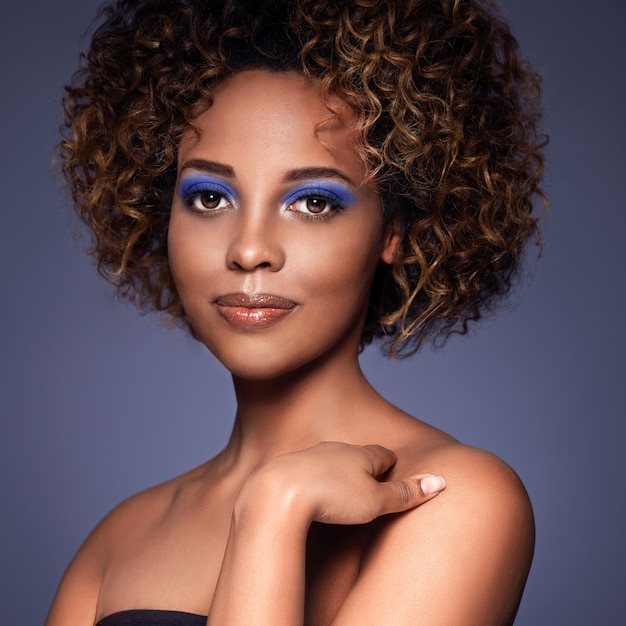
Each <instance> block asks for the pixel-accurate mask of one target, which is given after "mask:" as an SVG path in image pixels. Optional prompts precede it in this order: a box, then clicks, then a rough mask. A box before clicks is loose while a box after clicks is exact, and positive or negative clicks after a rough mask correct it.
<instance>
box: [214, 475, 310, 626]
mask: <svg viewBox="0 0 626 626" xmlns="http://www.w3.org/2000/svg"><path fill="white" fill-rule="evenodd" d="M256 487H257V488H258V484H257V485H256ZM309 525H310V520H309V518H308V516H307V515H306V513H305V512H304V511H302V510H300V509H299V507H298V506H297V503H296V502H295V501H294V498H293V497H290V496H289V495H287V494H285V493H281V492H279V491H277V490H272V489H263V488H261V489H258V490H255V488H248V489H247V490H244V492H243V493H242V495H241V496H240V498H239V499H238V502H237V504H236V506H235V510H234V512H233V516H232V521H231V528H230V534H229V538H228V543H227V547H226V552H225V555H224V560H223V563H222V569H221V571H220V577H219V580H218V584H217V587H216V591H215V595H214V597H213V602H212V604H211V610H210V613H209V617H208V620H207V626H217V625H219V626H241V625H242V624H255V626H257V625H258V626H264V625H267V626H270V625H271V626H292V625H298V626H301V625H302V622H303V614H304V585H305V579H304V565H305V547H306V537H307V533H308V529H309Z"/></svg>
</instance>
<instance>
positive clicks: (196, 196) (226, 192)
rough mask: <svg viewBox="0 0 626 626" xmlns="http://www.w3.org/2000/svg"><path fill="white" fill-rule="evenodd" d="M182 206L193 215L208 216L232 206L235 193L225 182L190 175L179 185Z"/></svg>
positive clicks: (209, 177) (211, 177)
mask: <svg viewBox="0 0 626 626" xmlns="http://www.w3.org/2000/svg"><path fill="white" fill-rule="evenodd" d="M179 195H180V198H181V200H182V202H183V204H184V205H185V206H186V207H187V208H188V209H189V210H190V211H193V212H194V213H198V214H202V215H210V214H211V213H218V212H220V211H222V210H223V209H228V208H231V207H232V206H233V204H234V199H235V193H234V191H233V190H232V189H231V188H230V186H229V185H227V184H226V183H225V182H223V181H221V180H220V179H217V178H214V177H213V176H206V175H201V176H200V175H192V176H188V177H187V178H184V179H183V180H182V181H181V183H180V188H179Z"/></svg>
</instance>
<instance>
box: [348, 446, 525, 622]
mask: <svg viewBox="0 0 626 626" xmlns="http://www.w3.org/2000/svg"><path fill="white" fill-rule="evenodd" d="M398 461H399V465H400V467H399V469H398V473H399V474H401V475H404V476H407V475H411V474H421V473H435V474H439V475H441V476H443V477H444V479H445V481H446V488H445V490H444V491H442V492H441V493H440V494H439V495H438V496H436V497H435V498H434V499H433V500H431V501H429V502H427V503H425V504H424V505H422V506H420V507H418V508H416V509H413V510H411V511H409V512H407V513H404V514H401V515H398V516H395V517H393V518H391V519H390V520H389V521H383V522H382V523H381V528H380V532H378V533H377V534H376V537H375V539H374V541H373V542H372V544H371V546H370V549H369V551H368V552H367V554H366V559H365V562H364V567H363V569H362V572H363V573H362V575H361V578H360V579H359V581H358V582H357V585H356V586H355V588H354V591H353V594H351V596H350V597H349V599H348V601H347V602H346V605H345V606H344V607H343V609H342V611H343V612H344V614H345V616H346V619H345V621H342V620H341V619H338V620H337V624H343V623H345V624H351V623H352V621H351V618H350V617H349V616H351V611H350V604H351V603H354V604H353V606H352V610H353V611H356V609H357V607H359V610H360V609H362V606H363V605H362V604H361V603H365V605H367V607H368V612H369V613H368V614H371V615H372V616H373V619H372V622H371V623H372V624H374V623H393V624H399V625H400V624H411V623H420V624H428V626H435V625H439V624H441V625H442V626H443V625H444V624H445V625H449V624H461V623H462V624H467V625H468V626H469V625H474V624H475V625H476V626H479V625H480V626H490V625H492V626H502V625H505V624H512V622H513V619H514V617H515V613H516V611H517V607H518V604H519V601H520V598H521V595H522V591H523V589H524V584H525V582H526V578H527V576H528V571H529V569H530V563H531V560H532V554H533V548H534V522H533V513H532V508H531V504H530V501H529V498H528V495H527V493H526V490H525V489H524V486H523V484H522V482H521V481H520V479H519V478H518V476H517V475H516V474H515V472H514V471H513V470H512V469H511V468H510V467H509V466H508V465H507V464H506V463H504V462H503V461H502V460H500V459H499V458H497V457H496V456H494V455H492V454H490V453H488V452H485V451H483V450H480V449H477V448H472V447H468V446H464V445H461V444H459V443H457V442H454V441H453V440H451V439H446V438H440V437H433V439H432V445H426V446H423V445H411V444H409V445H408V446H407V447H406V448H405V449H404V450H400V451H399V454H398ZM376 620H379V621H376ZM367 623H370V622H367Z"/></svg>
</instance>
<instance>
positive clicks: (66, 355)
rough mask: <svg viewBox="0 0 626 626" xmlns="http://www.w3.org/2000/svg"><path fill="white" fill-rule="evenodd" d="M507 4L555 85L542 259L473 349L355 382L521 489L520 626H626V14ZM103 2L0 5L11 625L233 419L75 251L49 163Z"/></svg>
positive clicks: (208, 448) (27, 619) (1, 571)
mask: <svg viewBox="0 0 626 626" xmlns="http://www.w3.org/2000/svg"><path fill="white" fill-rule="evenodd" d="M504 4H505V6H506V7H507V9H508V11H509V12H510V15H511V19H512V22H513V24H514V30H515V32H516V33H517V34H518V37H519V39H520V40H521V42H522V45H523V47H524V49H525V51H526V53H527V54H528V55H529V56H530V57H531V58H533V59H534V61H535V63H536V65H537V66H538V68H539V69H540V71H541V72H542V73H543V75H544V78H545V101H546V111H547V122H546V129H547V131H548V132H549V134H550V135H551V137H552V141H551V144H550V147H549V150H548V155H549V159H550V166H549V171H548V178H547V190H548V193H549V194H550V196H551V200H552V208H551V211H550V214H549V216H548V218H547V219H546V220H545V251H544V254H543V256H542V258H541V259H539V260H538V261H537V260H536V259H535V257H534V256H532V258H531V259H530V262H529V265H528V273H529V276H528V277H527V279H525V280H524V282H523V284H522V285H521V287H520V288H519V289H518V291H517V292H516V295H515V297H514V298H513V299H512V300H511V306H510V307H509V308H508V309H507V310H506V311H504V312H503V313H502V314H501V315H500V316H499V317H498V318H497V319H496V320H495V321H492V322H488V323H486V324H484V325H482V327H481V328H479V329H477V331H475V332H473V333H472V335H471V336H470V337H469V338H454V339H453V340H452V341H451V342H450V343H449V345H448V346H447V347H446V348H445V349H444V350H443V351H440V352H425V353H424V354H421V355H418V356H417V357H416V358H414V359H413V360H411V361H409V362H402V363H399V364H395V363H389V362H387V361H385V360H383V359H382V358H381V357H380V356H379V355H378V353H377V351H376V350H375V349H374V350H371V349H370V350H369V351H367V352H366V354H365V356H364V366H365V369H366V371H367V373H368V374H369V376H370V377H371V379H372V380H373V382H374V384H375V385H376V386H377V387H378V388H379V389H380V390H381V392H382V393H383V394H385V395H386V396H387V397H389V398H390V399H391V400H392V401H394V402H395V403H396V404H398V405H399V406H401V407H402V408H404V409H406V410H407V411H409V412H411V413H413V414H414V415H416V416H418V417H420V418H422V419H425V420H426V421H430V422H432V423H434V424H436V425H437V426H439V427H441V428H443V429H445V430H447V431H449V432H451V433H452V434H453V435H455V436H456V437H458V438H459V439H461V440H463V441H465V442H467V443H470V444H474V445H477V446H480V447H484V448H487V449H489V450H491V451H493V452H495V453H496V454H498V455H500V456H501V457H503V458H504V459H506V460H507V461H508V462H509V463H510V464H511V465H512V466H513V467H514V468H515V469H516V470H517V472H518V473H519V474H520V475H521V476H522V478H523V480H524V482H525V484H526V486H527V488H528V490H529V492H530V495H531V498H532V500H533V503H534V506H535V513H536V518H537V531H538V532H537V548H536V556H535V561H534V564H533V569H532V571H531V575H530V579H529V582H528V586H527V590H526V594H525V596H524V599H523V601H522V606H521V609H520V613H519V617H518V621H517V624H518V625H519V626H531V625H544V624H568V625H570V626H575V625H588V624H617V623H626V565H625V561H626V550H625V542H624V534H623V533H624V529H625V528H626V515H625V513H624V495H625V489H624V460H623V459H624V442H625V441H626V428H625V426H624V419H623V417H624V408H623V407H624V389H625V387H626V381H625V380H624V365H623V360H624V349H625V348H626V346H625V336H624V330H623V324H624V320H625V319H626V316H625V308H626V306H625V303H626V298H625V294H624V272H625V270H626V263H625V257H626V254H625V252H624V244H623V240H624V237H625V235H626V228H625V222H626V210H625V208H626V207H625V202H624V198H623V189H624V182H625V180H626V168H625V166H626V159H624V146H625V144H626V142H625V125H624V123H623V119H624V97H625V85H624V76H625V71H624V61H626V55H625V54H624V35H623V26H624V18H625V11H624V8H623V7H624V5H623V4H621V3H619V2H618V0H596V1H595V2H593V3H582V2H566V1H565V0H560V1H559V0H552V1H551V2H550V1H549V0H548V1H545V0H506V2H505V3H504ZM7 5H8V8H7ZM96 6H98V2H95V1H93V0H89V1H87V0H57V1H55V2H50V1H44V0H34V1H32V2H12V3H10V5H9V3H5V5H4V7H5V8H3V9H1V10H0V52H1V54H0V58H1V59H2V61H1V63H0V74H1V75H0V79H1V82H0V84H1V89H2V97H1V98H0V125H1V135H0V137H1V147H2V149H1V151H0V160H1V164H0V176H1V180H2V184H1V186H0V194H1V209H2V213H1V215H2V218H1V219H2V228H1V229H0V238H1V245H0V254H1V255H2V258H1V263H2V265H1V267H2V285H1V288H0V298H1V299H2V307H1V309H0V310H1V311H2V313H1V316H2V317H1V319H2V344H1V349H0V359H1V363H0V367H1V372H0V375H1V378H0V385H1V386H0V402H1V405H0V410H1V418H2V419H1V426H0V427H1V432H0V463H1V464H2V468H1V471H0V481H1V484H0V495H1V497H2V505H1V506H2V509H1V510H2V514H1V517H0V538H1V541H2V544H1V555H0V575H1V580H0V621H2V623H3V624H38V623H41V621H42V620H43V618H44V615H45V612H46V610H47V606H48V604H49V602H50V600H51V598H52V595H53V593H54V589H55V586H56V583H57V582H58V579H59V577H60V575H61V573H62V571H63V569H64V567H65V565H66V564H67V562H68V560H69V559H70V557H71V555H72V554H73V553H74V551H75V550H76V548H77V547H78V545H79V543H80V542H81V541H82V539H83V538H84V537H85V535H86V534H87V533H88V532H89V530H90V529H91V528H92V527H93V526H94V524H96V523H97V521H98V520H99V519H100V518H101V517H102V516H103V515H104V514H105V513H106V512H107V511H108V510H109V509H110V508H111V507H112V506H113V505H114V504H115V503H117V502H118V501H120V500H121V499H122V498H124V497H126V496H127V495H129V494H131V493H133V492H135V491H137V490H139V489H142V488H144V487H147V486H149V485H152V484H154V483H156V482H159V481H162V480H164V479H166V478H168V477H170V476H172V475H174V474H177V473H180V472H182V471H184V470H186V469H188V468H190V467H192V466H194V465H197V464H199V463H201V462H202V461H204V460H205V459H206V458H207V457H208V456H210V455H212V454H214V453H216V452H217V451H218V450H219V449H220V447H221V446H222V445H223V444H224V442H225V440H226V437H227V435H228V432H229V427H230V421H231V417H232V415H233V410H234V401H233V395H232V393H231V391H230V388H229V379H228V376H227V374H226V372H225V371H223V370H222V369H221V368H220V366H219V365H218V364H217V363H216V362H215V361H214V360H213V358H212V357H211V356H210V355H208V354H207V351H206V350H205V349H204V348H203V347H202V346H200V345H197V344H195V343H194V342H192V341H191V340H189V339H187V338H186V337H184V336H183V335H182V334H181V333H178V332H170V331H168V330H166V329H164V328H162V327H160V326H159V324H158V323H157V321H156V319H155V318H153V317H142V316H140V315H137V313H136V312H135V311H134V310H133V309H131V308H130V307H128V306H126V305H123V304H120V303H118V302H115V301H114V300H113V299H112V298H111V295H110V293H109V291H108V288H107V287H106V286H105V285H104V284H103V283H102V282H101V281H100V280H98V279H97V278H96V277H95V276H94V272H93V270H92V268H91V267H90V265H89V262H88V261H87V260H86V259H85V258H84V257H83V256H82V254H81V252H80V250H79V248H78V246H76V245H75V243H74V242H73V240H72V236H71V234H70V229H69V228H68V217H67V205H66V202H65V200H64V198H63V194H62V193H61V192H60V190H59V184H58V183H57V182H55V178H54V176H53V174H52V169H51V153H52V148H53V145H54V143H55V141H56V128H57V126H58V124H59V121H60V113H59V106H58V98H59V97H60V94H61V85H62V84H63V83H64V82H65V81H66V80H67V79H68V77H69V75H70V73H71V71H72V70H73V68H74V67H75V61H76V55H77V52H78V50H79V48H80V46H82V45H84V43H85V42H84V40H81V33H83V31H84V30H85V28H86V27H87V25H88V24H89V21H90V19H91V17H92V16H93V14H94V8H95V7H96ZM530 274H532V277H531V276H530Z"/></svg>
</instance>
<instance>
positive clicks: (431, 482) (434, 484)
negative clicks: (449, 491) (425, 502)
mask: <svg viewBox="0 0 626 626" xmlns="http://www.w3.org/2000/svg"><path fill="white" fill-rule="evenodd" d="M445 486H446V481H445V480H444V479H443V478H441V476H437V475H435V474H429V475H428V476H425V477H424V478H422V480H420V487H421V488H422V493H423V494H424V495H425V496H429V495H430V494H432V493H438V492H439V491H441V490H442V489H443V488H444V487H445Z"/></svg>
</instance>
